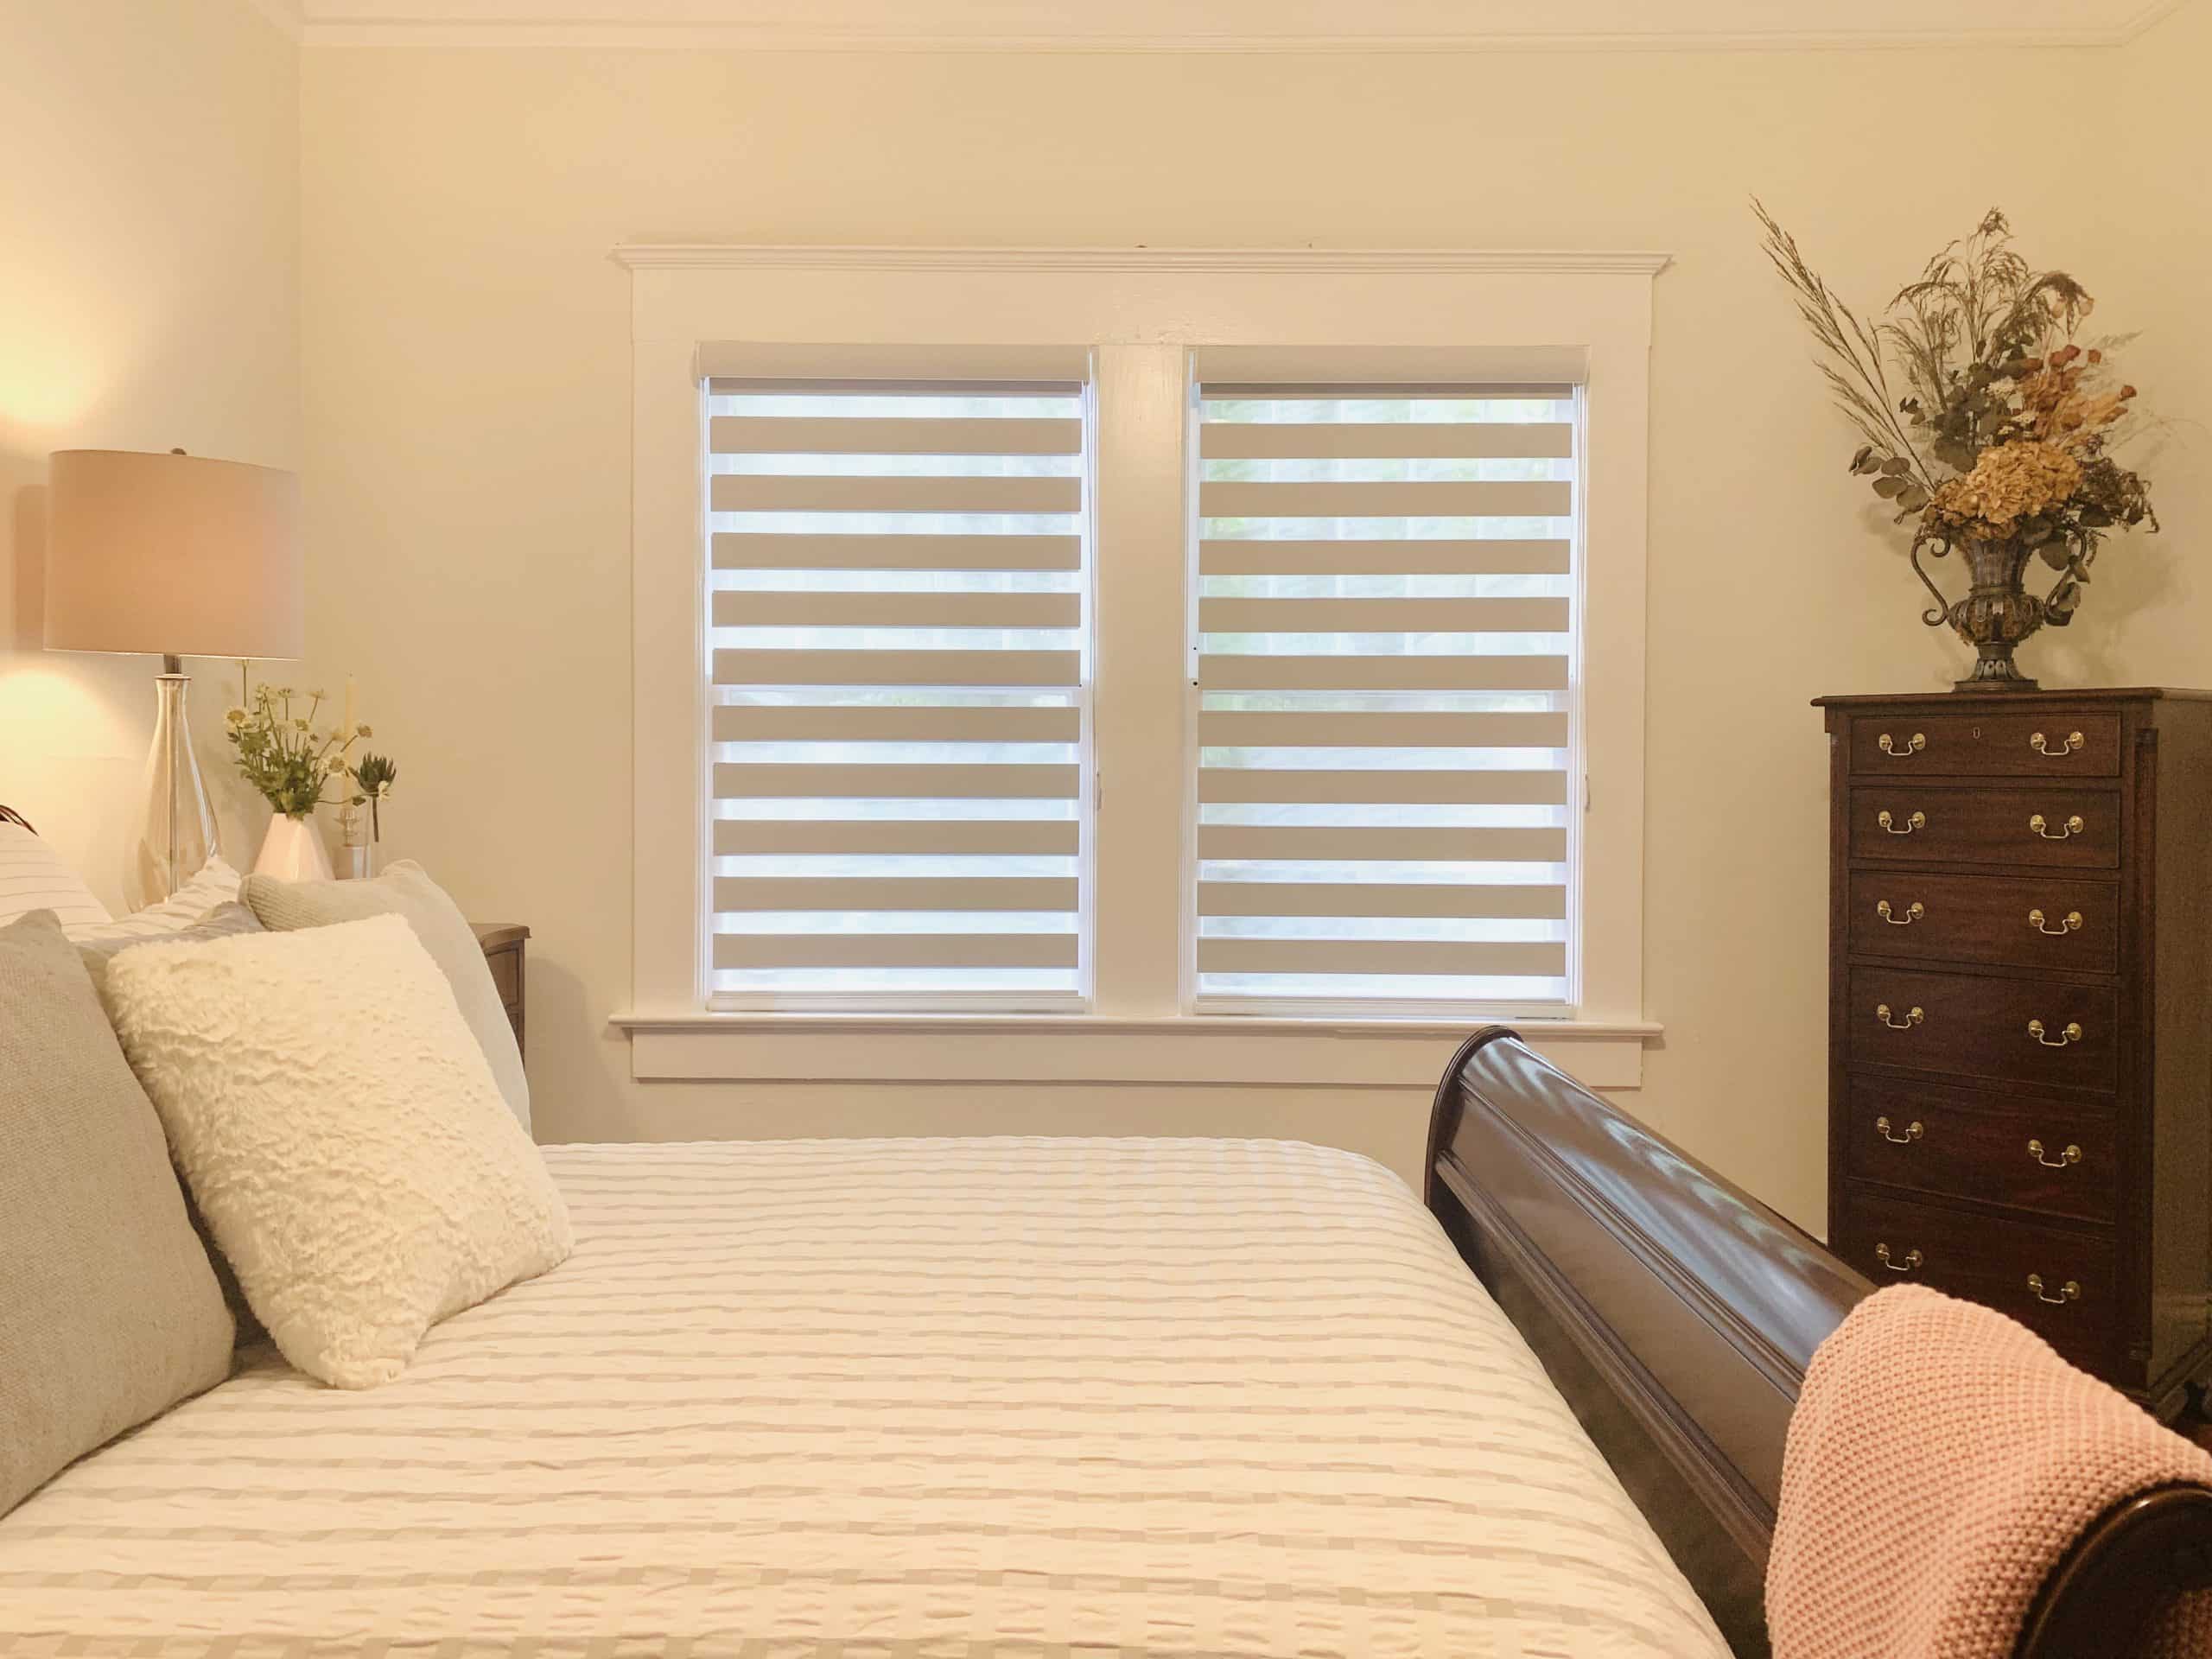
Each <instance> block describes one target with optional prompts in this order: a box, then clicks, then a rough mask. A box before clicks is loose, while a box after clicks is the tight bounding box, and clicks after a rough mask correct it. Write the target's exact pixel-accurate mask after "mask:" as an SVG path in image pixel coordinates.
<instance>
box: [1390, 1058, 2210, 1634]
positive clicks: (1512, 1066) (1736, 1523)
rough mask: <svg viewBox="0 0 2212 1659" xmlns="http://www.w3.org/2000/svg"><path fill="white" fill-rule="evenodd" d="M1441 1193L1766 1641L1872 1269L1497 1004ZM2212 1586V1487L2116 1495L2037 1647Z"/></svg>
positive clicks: (2067, 1569)
mask: <svg viewBox="0 0 2212 1659" xmlns="http://www.w3.org/2000/svg"><path fill="white" fill-rule="evenodd" d="M1422 1167H1423V1170H1424V1172H1425V1180H1426V1189H1427V1190H1426V1192H1425V1193H1424V1195H1423V1196H1424V1198H1426V1200H1427V1205H1428V1207H1429V1208H1430V1210H1432V1211H1434V1212H1435V1214H1436V1216H1437V1218H1438V1219H1439V1220H1440V1221H1441V1222H1442V1223H1443V1224H1444V1229H1445V1230H1446V1233H1447V1234H1449V1235H1450V1236H1451V1238H1452V1242H1453V1243H1455V1244H1456V1245H1457V1246H1458V1247H1459V1253H1460V1255H1463V1256H1465V1258H1466V1260H1467V1262H1468V1263H1469V1265H1470V1266H1471V1267H1472V1268H1474V1270H1475V1273H1476V1274H1477V1275H1478V1277H1479V1278H1480V1279H1481V1280H1482V1281H1483V1283H1484V1285H1485V1286H1487V1287H1489V1289H1490V1292H1491V1294H1492V1295H1493V1296H1495V1297H1496V1298H1497V1300H1498V1303H1499V1305H1500V1306H1502V1307H1503V1308H1504V1310H1505V1312H1506V1313H1507V1314H1508V1316H1509V1317H1510V1318H1511V1319H1512V1320H1513V1322H1514V1324H1515V1325H1516V1326H1518V1327H1519V1329H1520V1331H1521V1333H1522V1335H1523V1336H1524V1337H1525V1338H1528V1341H1529V1345H1530V1346H1531V1347H1532V1348H1534V1349H1535V1351H1536V1353H1537V1356H1538V1357H1540V1358H1541V1360H1542V1361H1543V1363H1544V1366H1545V1369H1546V1370H1548V1371H1549V1372H1550V1374H1551V1377H1552V1380H1553V1382H1554V1383H1555V1384H1556V1385H1557V1386H1558V1388H1559V1389H1560V1393H1561V1394H1562V1395H1564V1396H1565V1397H1566V1399H1567V1403H1568V1404H1569V1405H1570V1406H1572V1407H1573V1409H1574V1413H1575V1414H1576V1416H1578V1417H1579V1418H1580V1419H1581V1421H1582V1424H1583V1426H1584V1427H1585V1428H1586V1429H1587V1430H1588V1431H1589V1433H1590V1437H1591V1439H1592V1440H1594V1441H1595V1442H1596V1443H1597V1445H1598V1447H1599V1450H1600V1451H1602V1452H1604V1453H1605V1457H1606V1459H1607V1460H1608V1461H1609V1462H1611V1465H1612V1466H1613V1469H1614V1471H1615V1473H1616V1474H1618V1476H1619V1478H1620V1481H1621V1484H1623V1485H1624V1487H1626V1488H1627V1489H1628V1492H1629V1496H1630V1497H1632V1498H1634V1499H1635V1500H1636V1503H1637V1507H1638V1508H1639V1509H1641V1510H1643V1513H1644V1515H1645V1516H1647V1517H1649V1520H1650V1522H1651V1523H1652V1526H1653V1529H1655V1530H1656V1532H1657V1533H1658V1534H1659V1535H1660V1537H1661V1539H1662V1540H1663V1541H1665V1543H1666V1545H1667V1548H1668V1549H1669V1552H1671V1553H1672V1554H1673V1555H1674V1557H1675V1562H1676V1563H1677V1565H1679V1566H1680V1567H1681V1569H1682V1573H1683V1576H1684V1577H1686V1578H1688V1580H1689V1581H1690V1583H1691V1585H1692V1586H1694V1588H1695V1589H1696V1590H1697V1592H1698V1593H1699V1594H1700V1596H1702V1597H1703V1598H1704V1599H1705V1602H1706V1605H1707V1606H1708V1607H1710V1608H1711V1609H1712V1611H1713V1618H1714V1621H1715V1622H1716V1623H1717V1624H1719V1626H1720V1630H1721V1633H1722V1634H1723V1635H1724V1636H1725V1637H1726V1638H1727V1639H1728V1642H1729V1644H1730V1646H1731V1647H1732V1648H1733V1649H1734V1650H1735V1651H1736V1652H1737V1653H1738V1654H1739V1655H1745V1656H1754V1655H1764V1654H1766V1653H1767V1652H1768V1642H1767V1634H1766V1618H1765V1607H1764V1586H1765V1579H1766V1562H1767V1554H1768V1552H1769V1549H1770V1546H1771V1544H1772V1541H1773V1536H1774V1517H1775V1504H1776V1501H1777V1497H1779V1495H1780V1491H1781V1484H1782V1454H1783V1444H1784V1441H1785V1440H1786V1438H1787V1435H1788V1433H1789V1414H1790V1412H1791V1411H1792V1409H1793V1408H1795V1407H1796V1402H1797V1396H1798V1393H1799V1391H1800V1389H1802V1387H1803V1384H1804V1380H1805V1367H1806V1365H1807V1364H1808V1363H1809V1362H1810V1361H1811V1359H1812V1357H1813V1351H1814V1350H1815V1348H1817V1347H1819V1345H1820V1344H1821V1341H1822V1340H1823V1339H1824V1338H1826V1337H1827V1335H1828V1333H1829V1332H1832V1331H1833V1330H1834V1328H1835V1327H1836V1326H1837V1325H1839V1324H1840V1323H1841V1322H1842V1319H1843V1317H1844V1315H1845V1314H1846V1313H1849V1312H1850V1310H1851V1308H1852V1306H1853V1305H1854V1304H1856V1303H1857V1302H1858V1301H1859V1299H1860V1298H1861V1297H1864V1296H1866V1295H1867V1294H1870V1293H1871V1292H1872V1289H1873V1287H1872V1285H1871V1284H1869V1283H1868V1282H1867V1281H1866V1280H1865V1279H1863V1278H1861V1277H1860V1276H1859V1274H1857V1273H1855V1272H1853V1270H1852V1269H1851V1268H1847V1267H1846V1266H1845V1265H1844V1264H1843V1263H1842V1262H1840V1261H1838V1260H1837V1259H1836V1258H1835V1257H1834V1256H1833V1255H1829V1254H1828V1253H1827V1250H1826V1249H1824V1248H1823V1247H1822V1246H1821V1244H1820V1243H1818V1242H1817V1241H1816V1240H1815V1239H1814V1238H1812V1237H1811V1236H1809V1235H1808V1234H1806V1233H1804V1232H1803V1231H1802V1230H1799V1229H1798V1228H1796V1227H1795V1226H1793V1225H1791V1224H1790V1223H1789V1222H1788V1221H1787V1220H1785V1219H1784V1218H1783V1217H1781V1216H1779V1215H1777V1214H1776V1213H1775V1212H1774V1211H1771V1210H1770V1209H1768V1208H1767V1207H1766V1206H1765V1205H1763V1204H1761V1203H1759V1202H1758V1200H1757V1199H1756V1198H1751V1196H1750V1195H1749V1194H1748V1193H1745V1192H1743V1191H1742V1190H1740V1189H1739V1188H1738V1187H1736V1186H1734V1185H1732V1184H1730V1183H1729V1182H1727V1181H1726V1180H1724V1179H1721V1178H1720V1177H1719V1175H1716V1174H1715V1173H1713V1171H1711V1170H1710V1169H1707V1167H1706V1166H1704V1165H1702V1164H1700V1163H1699V1162H1698V1161H1697V1160H1695V1159H1694V1158H1692V1157H1690V1156H1689V1155H1688V1154H1687V1153H1685V1152H1683V1151H1681V1149H1680V1148H1679V1147H1675V1146H1674V1145H1672V1144H1671V1143H1669V1141H1666V1140H1664V1139H1663V1138H1662V1137H1661V1136H1659V1135H1655V1134H1653V1133H1652V1132H1651V1131H1650V1130H1649V1129H1647V1128H1644V1127H1643V1125H1641V1124H1639V1123H1637V1122H1635V1121H1634V1120H1633V1119H1631V1118H1629V1117H1627V1116H1624V1115H1623V1114H1621V1113H1619V1112H1618V1111H1616V1110H1614V1109H1612V1108H1611V1107H1610V1106H1608V1105H1606V1104H1605V1102H1604V1101H1602V1100H1600V1099H1599V1098H1598V1096H1595V1095H1593V1094H1592V1093H1591V1092H1590V1091H1589V1090H1586V1089H1585V1088H1583V1087H1582V1086H1581V1085H1580V1084H1577V1083H1576V1082H1574V1080H1573V1078H1571V1077H1567V1075H1566V1074H1565V1073H1564V1072H1562V1071H1559V1070H1558V1069H1557V1068H1556V1067H1554V1066H1553V1065H1550V1064H1548V1062H1547V1061H1545V1060H1544V1059H1542V1058H1540V1057H1539V1056H1538V1055H1537V1054H1535V1052H1533V1051H1531V1050H1530V1049H1529V1048H1528V1047H1527V1046H1525V1045H1523V1044H1522V1042H1521V1040H1520V1039H1518V1038H1517V1037H1516V1036H1515V1035H1514V1034H1513V1033H1511V1032H1510V1031H1508V1030H1505V1029H1503V1027H1491V1028H1490V1029H1488V1030H1484V1031H1479V1032H1478V1033H1475V1034H1474V1035H1473V1036H1471V1037H1470V1038H1469V1039H1467V1040H1466V1041H1465V1043H1463V1044H1461V1045H1460V1046H1459V1052H1458V1053H1457V1054H1455V1055H1454V1056H1453V1057H1452V1064H1451V1065H1450V1066H1449V1067H1448V1068H1447V1069H1446V1071H1445V1074H1444V1080H1443V1082H1442V1084H1440V1085H1439V1087H1438V1089H1437V1093H1436V1106H1435V1111H1434V1115H1433V1117H1432V1118H1431V1120H1430V1123H1429V1139H1428V1155H1427V1160H1426V1161H1425V1162H1424V1164H1423V1166H1422ZM2202 1586H2212V1491H2205V1490H2203V1489H2201V1488H2196V1487H2183V1488H2174V1489H2170V1490H2167V1491H2159V1492H2156V1493H2152V1494H2149V1495H2146V1496H2145V1497H2139V1498H2136V1499H2133V1500H2131V1501H2130V1502H2129V1503H2125V1504H2122V1505H2120V1507H2119V1508H2117V1509H2115V1510H2113V1511H2112V1512H2111V1513H2110V1514H2109V1515H2107V1516H2105V1517H2104V1518H2103V1519H2102V1520H2101V1521H2100V1522H2098V1524H2097V1525H2096V1526H2095V1527H2094V1528H2093V1529H2091V1530H2090V1531H2089V1532H2088V1534H2087V1535H2085V1536H2084V1537H2083V1538H2082V1541H2080V1542H2079V1543H2078V1544H2077V1545H2076V1546H2075V1548H2074V1550H2073V1551H2072V1552H2071V1553H2070V1554H2069V1555H2068V1556H2067V1557H2066V1558H2065V1559H2064V1560H2063V1561H2061V1562H2060V1563H2059V1566H2058V1567H2057V1568H2056V1571H2054V1572H2053V1573H2052V1574H2051V1576H2050V1579H2049V1580H2047V1581H2046V1583H2045V1584H2044V1588H2043V1592H2042V1593H2041V1595H2040V1596H2039V1597H2038V1598H2037V1602H2036V1605H2035V1606H2034V1607H2033V1609H2032V1610H2031V1611H2030V1614H2029V1616H2028V1620H2027V1624H2026V1628H2025V1629H2024V1630H2023V1632H2022V1634H2021V1637H2020V1641H2019V1645H2018V1648H2017V1649H2016V1650H2015V1651H2016V1655H2017V1659H2061V1656H2068V1659H2074V1656H2081V1659H2087V1656H2088V1655H2091V1654H2113V1655H2117V1654H2120V1653H2123V1652H2129V1651H2133V1649H2132V1647H2131V1646H2130V1644H2129V1642H2128V1640H2127V1637H2126V1633H2127V1632H2129V1631H2131V1630H2139V1629H2140V1627H2141V1625H2142V1623H2143V1620H2144V1619H2145V1617H2146V1614H2147V1612H2148V1611H2149V1610H2150V1609H2152V1608H2153V1607H2155V1606H2157V1605H2159V1604H2160V1603H2161V1601H2162V1600H2163V1599H2164V1598H2165V1597H2168V1596H2170V1595H2171V1594H2172V1593H2173V1592H2175V1591H2176V1590H2177V1589H2180V1588H2184V1587H2202Z"/></svg>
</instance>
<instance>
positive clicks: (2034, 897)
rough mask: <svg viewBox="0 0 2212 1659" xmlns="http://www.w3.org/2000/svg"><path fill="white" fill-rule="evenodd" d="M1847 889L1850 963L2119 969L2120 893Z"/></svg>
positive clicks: (1996, 881) (1924, 883) (1957, 887)
mask: <svg viewBox="0 0 2212 1659" xmlns="http://www.w3.org/2000/svg"><path fill="white" fill-rule="evenodd" d="M1850 885H1851V893H1850V912H1851V927H1850V935H1849V937H1850V948H1851V950H1852V952H1853V954H1854V955H1858V956H1874V957H1919V958H1922V959H1924V960H1928V961H1945V962H1993V963H2005V964H2006V965H2008V966H2012V967H2018V968H2069V969H2075V970H2077V971H2079V972H2082V973H2090V974H2109V973H2112V972H2113V971H2114V970H2115V969H2118V967H2119V966H2120V889H2119V888H2118V887H2114V886H2113V885H2111V884H2110V883H2106V882H2097V881H2079V880H2066V879H2065V878H2063V877H2060V876H2040V875H2039V876H2022V877H2013V876H1996V875H1922V874H1916V873H1914V872H1912V871H1910V870H1856V871H1853V873H1852V875H1851V878H1850Z"/></svg>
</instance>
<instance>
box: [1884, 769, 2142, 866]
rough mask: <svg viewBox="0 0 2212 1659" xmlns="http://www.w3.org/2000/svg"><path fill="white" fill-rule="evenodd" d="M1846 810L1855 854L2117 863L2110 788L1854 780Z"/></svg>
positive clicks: (2010, 862)
mask: <svg viewBox="0 0 2212 1659" xmlns="http://www.w3.org/2000/svg"><path fill="white" fill-rule="evenodd" d="M1846 810H1847V812H1848V814H1849V817H1850V835H1851V855H1852V857H1853V858H1868V859H1885V860H1893V861H1900V862H1913V863H1930V864H1988V863H1994V864H1998V865H2001V866H2005V867H2007V868H2010V867H2012V866H2016V865H2024V864H2043V865H2050V866H2052V867H2054V868H2063V869H2075V870H2111V869H2117V868H2120V796H2119V794H2118V792H2117V791H2113V790H2109V789H2068V788H2058V787H2054V786H2052V785H2047V784H2046V785H2037V786H2034V787H2030V788H2023V789H1929V788H1927V787H1924V786H1915V785H1910V784H1859V785H1853V788H1852V790H1851V802H1850V804H1849V806H1848V807H1847V809H1846Z"/></svg>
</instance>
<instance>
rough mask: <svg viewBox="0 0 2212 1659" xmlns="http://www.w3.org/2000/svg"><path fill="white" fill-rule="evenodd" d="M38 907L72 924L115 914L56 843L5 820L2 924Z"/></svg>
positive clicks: (1, 826) (0, 841) (0, 867)
mask: <svg viewBox="0 0 2212 1659" xmlns="http://www.w3.org/2000/svg"><path fill="white" fill-rule="evenodd" d="M234 879H235V878H234ZM35 910H50V911H52V912H54V915H55V916H56V917H57V918H59V919H60V923H61V925H62V926H64V927H66V928H78V927H98V926H101V925H105V924H107V923H109V922H111V921H112V920H113V919H114V918H112V917H111V916H110V915H109V914H108V913H107V906H105V905H103V904H102V903H100V901H99V899H95V898H93V897H92V889H91V888H90V887H86V885H85V883H84V880H83V878H82V877H80V876H79V874H77V872H76V871H74V870H73V869H71V868H69V867H68V865H67V864H65V863H64V862H62V861H61V859H60V856H59V855H56V854H55V853H54V849H52V848H50V847H48V845H47V844H46V843H45V842H42V841H41V840H40V839H39V838H38V837H37V836H35V835H33V834H32V833H31V832H30V831H29V830H28V829H24V828H23V826H22V825H21V824H19V823H0V925H5V924H7V923H9V922H12V921H14V920H15V919H16V918H17V917H19V916H28V915H29V914H30V912H33V911H35Z"/></svg>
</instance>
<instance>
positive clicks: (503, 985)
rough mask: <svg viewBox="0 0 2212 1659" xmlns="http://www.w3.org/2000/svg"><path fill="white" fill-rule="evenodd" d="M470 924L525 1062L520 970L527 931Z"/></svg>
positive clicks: (511, 924) (515, 924)
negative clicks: (482, 951) (482, 949)
mask: <svg viewBox="0 0 2212 1659" xmlns="http://www.w3.org/2000/svg"><path fill="white" fill-rule="evenodd" d="M469 925H470V926H471V927H473V928H474V929H475V930H476V943H477V944H480V945H481V946H482V947H483V948H484V963H485V965H486V967H488V968H489V969H491V970H492V982H493V984H494V985H496V986H498V987H499V1001H500V1003H501V1004H502V1005H503V1006H504V1007H505V1008H506V1011H507V1021H508V1023H509V1024H510V1025H512V1026H513V1027H514V1028H515V1046H516V1047H517V1048H518V1049H522V1050H523V1052H524V1058H525V1059H526V1058H529V1050H528V1049H527V1048H526V1047H525V1046H524V1043H523V1039H522V970H523V949H524V944H525V942H526V941H527V940H528V939H529V938H530V930H529V929H528V928H526V927H524V925H522V924H521V923H519V922H471V923H470V924H469Z"/></svg>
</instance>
